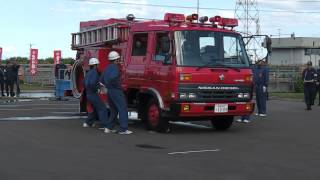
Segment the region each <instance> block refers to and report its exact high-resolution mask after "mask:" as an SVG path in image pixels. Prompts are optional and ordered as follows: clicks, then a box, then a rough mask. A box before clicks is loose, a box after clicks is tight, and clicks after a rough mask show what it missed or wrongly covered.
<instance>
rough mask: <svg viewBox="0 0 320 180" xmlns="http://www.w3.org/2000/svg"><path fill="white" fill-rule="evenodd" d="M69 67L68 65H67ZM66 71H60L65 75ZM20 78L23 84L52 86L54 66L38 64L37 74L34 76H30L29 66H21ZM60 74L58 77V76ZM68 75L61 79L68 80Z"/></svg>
mask: <svg viewBox="0 0 320 180" xmlns="http://www.w3.org/2000/svg"><path fill="white" fill-rule="evenodd" d="M67 67H69V65H67ZM67 70H68V68H67V69H64V70H62V71H63V72H62V73H63V74H66V71H67ZM19 74H20V77H21V79H22V80H23V82H24V83H27V84H33V83H38V84H40V85H42V86H53V85H54V83H55V65H54V64H38V72H37V74H36V75H31V74H30V69H29V65H27V64H23V65H21V70H20V73H19ZM60 74H61V73H60V72H59V73H58V75H59V76H60ZM68 78H69V76H68V75H64V77H63V79H68Z"/></svg>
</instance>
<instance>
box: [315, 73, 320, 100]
mask: <svg viewBox="0 0 320 180" xmlns="http://www.w3.org/2000/svg"><path fill="white" fill-rule="evenodd" d="M316 79H317V89H316V93H315V98H316V97H317V93H318V94H319V101H318V105H319V106H320V68H319V69H318V70H317V78H316Z"/></svg>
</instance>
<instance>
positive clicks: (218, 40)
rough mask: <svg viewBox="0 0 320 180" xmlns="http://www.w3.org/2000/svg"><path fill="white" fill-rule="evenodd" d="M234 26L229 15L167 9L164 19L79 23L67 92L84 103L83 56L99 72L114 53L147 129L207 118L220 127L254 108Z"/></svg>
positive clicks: (245, 58)
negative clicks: (94, 62) (186, 13)
mask: <svg viewBox="0 0 320 180" xmlns="http://www.w3.org/2000/svg"><path fill="white" fill-rule="evenodd" d="M208 20H209V23H207V21H208ZM237 25H238V21H237V20H236V19H228V18H222V17H220V16H215V17H212V18H208V17H206V16H205V17H200V18H198V15H197V14H192V15H190V16H187V17H185V16H184V15H183V14H173V13H167V14H165V16H164V19H163V20H149V21H135V20H134V18H133V16H132V15H129V16H128V17H127V20H124V19H109V20H100V21H89V22H82V23H80V32H79V33H74V34H73V39H72V49H74V50H77V62H76V63H75V65H74V67H73V73H72V79H73V80H72V82H73V91H74V95H75V96H77V97H80V104H81V105H82V107H85V106H86V100H85V94H84V93H83V92H84V89H83V85H82V84H81V83H82V79H83V77H84V74H85V71H86V70H87V69H88V59H90V58H91V57H97V58H99V60H100V62H101V63H100V67H99V70H100V71H101V72H102V71H103V70H104V69H105V68H106V67H107V65H108V63H109V62H108V56H107V55H108V53H109V52H110V51H112V50H115V51H118V52H119V53H120V54H121V61H122V65H121V72H122V73H121V78H122V86H123V89H124V91H125V94H126V97H127V103H128V107H129V108H130V109H133V110H135V111H137V112H138V117H139V118H140V119H141V120H142V121H143V122H144V123H145V124H146V127H147V128H148V129H152V130H157V131H159V132H164V131H167V130H168V128H169V121H192V120H210V121H211V122H212V125H213V127H215V128H216V129H218V130H226V129H228V128H229V127H230V126H231V125H232V122H233V118H234V116H243V115H249V114H251V113H252V112H253V110H254V103H253V101H252V93H253V83H252V70H251V68H250V64H249V59H248V56H247V53H246V49H245V45H244V42H243V40H242V37H241V35H240V34H239V33H237V32H236V31H234V30H233V28H234V27H235V26H237ZM82 109H83V110H85V108H82ZM85 111H86V110H85Z"/></svg>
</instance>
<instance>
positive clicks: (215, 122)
mask: <svg viewBox="0 0 320 180" xmlns="http://www.w3.org/2000/svg"><path fill="white" fill-rule="evenodd" d="M232 123H233V116H221V117H216V118H214V119H211V124H212V126H213V127H214V128H215V129H216V130H218V131H226V130H228V129H229V128H230V127H231V125H232Z"/></svg>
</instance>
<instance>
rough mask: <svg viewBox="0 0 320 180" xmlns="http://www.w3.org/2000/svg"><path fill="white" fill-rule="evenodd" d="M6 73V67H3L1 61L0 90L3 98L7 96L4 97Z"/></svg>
mask: <svg viewBox="0 0 320 180" xmlns="http://www.w3.org/2000/svg"><path fill="white" fill-rule="evenodd" d="M4 73H5V67H4V66H3V65H2V61H1V60H0V88H1V96H5V95H4V85H5V83H4V81H5V79H4Z"/></svg>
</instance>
